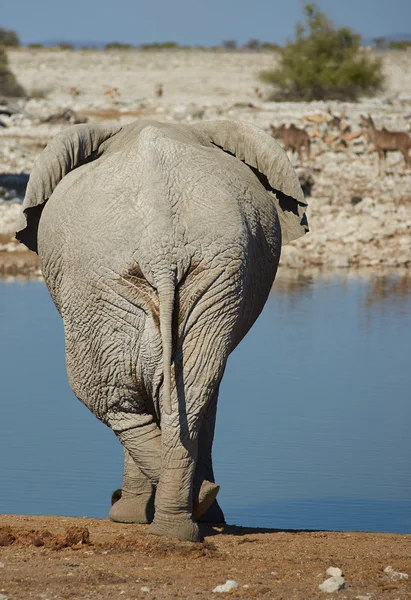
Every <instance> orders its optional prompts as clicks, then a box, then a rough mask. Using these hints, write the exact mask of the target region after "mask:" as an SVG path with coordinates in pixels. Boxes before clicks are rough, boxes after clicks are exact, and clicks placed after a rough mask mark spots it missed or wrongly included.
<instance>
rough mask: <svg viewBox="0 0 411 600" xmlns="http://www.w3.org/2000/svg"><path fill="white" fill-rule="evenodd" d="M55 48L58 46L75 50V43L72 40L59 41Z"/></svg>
mask: <svg viewBox="0 0 411 600" xmlns="http://www.w3.org/2000/svg"><path fill="white" fill-rule="evenodd" d="M53 48H57V50H74V44H72V43H71V42H59V43H58V44H55V45H54V46H53Z"/></svg>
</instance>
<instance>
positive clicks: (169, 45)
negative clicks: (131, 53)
mask: <svg viewBox="0 0 411 600" xmlns="http://www.w3.org/2000/svg"><path fill="white" fill-rule="evenodd" d="M139 48H140V50H144V51H147V50H176V49H178V48H187V46H180V45H179V44H178V43H177V42H153V43H151V44H140V46H139Z"/></svg>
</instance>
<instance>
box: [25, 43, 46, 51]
mask: <svg viewBox="0 0 411 600" xmlns="http://www.w3.org/2000/svg"><path fill="white" fill-rule="evenodd" d="M27 48H31V50H44V44H37V43H34V44H27Z"/></svg>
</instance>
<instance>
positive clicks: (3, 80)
mask: <svg viewBox="0 0 411 600" xmlns="http://www.w3.org/2000/svg"><path fill="white" fill-rule="evenodd" d="M0 96H12V97H15V98H17V97H21V96H25V91H24V89H23V88H22V86H21V85H20V84H19V83H18V81H17V80H16V78H15V76H14V75H13V73H12V72H11V71H10V69H9V61H8V58H7V52H6V49H5V47H4V46H0Z"/></svg>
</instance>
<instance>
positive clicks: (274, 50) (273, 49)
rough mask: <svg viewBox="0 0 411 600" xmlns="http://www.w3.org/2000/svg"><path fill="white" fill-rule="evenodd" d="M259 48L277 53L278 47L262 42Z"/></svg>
mask: <svg viewBox="0 0 411 600" xmlns="http://www.w3.org/2000/svg"><path fill="white" fill-rule="evenodd" d="M260 48H261V50H271V51H272V52H278V50H279V49H280V46H279V45H278V44H276V43H274V42H262V44H261V46H260Z"/></svg>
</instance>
